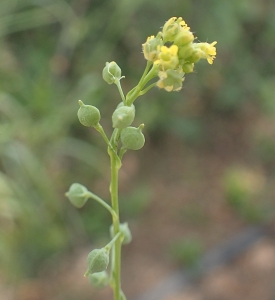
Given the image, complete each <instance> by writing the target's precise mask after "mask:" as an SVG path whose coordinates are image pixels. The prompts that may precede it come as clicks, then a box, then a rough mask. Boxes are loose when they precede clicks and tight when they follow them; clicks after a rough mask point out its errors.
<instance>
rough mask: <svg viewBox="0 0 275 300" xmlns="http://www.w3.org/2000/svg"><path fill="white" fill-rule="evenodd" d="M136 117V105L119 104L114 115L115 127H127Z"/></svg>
mask: <svg viewBox="0 0 275 300" xmlns="http://www.w3.org/2000/svg"><path fill="white" fill-rule="evenodd" d="M134 118H135V107H134V105H133V104H132V105H131V106H124V105H121V104H119V105H118V107H117V108H116V110H115V111H114V113H113V115H112V121H113V127H114V128H119V129H122V128H125V127H127V126H129V125H131V124H132V122H133V121H134Z"/></svg>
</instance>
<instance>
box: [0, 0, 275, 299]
mask: <svg viewBox="0 0 275 300" xmlns="http://www.w3.org/2000/svg"><path fill="white" fill-rule="evenodd" d="M172 16H182V17H183V19H184V20H185V21H186V22H187V24H188V25H189V26H190V27H191V30H192V31H194V32H195V36H197V37H198V39H199V40H200V41H208V42H213V41H215V40H216V41H218V44H217V58H216V60H215V61H214V64H213V65H212V66H210V65H208V64H207V62H201V63H199V64H197V65H196V72H194V73H192V74H188V76H186V79H185V82H184V88H183V89H182V90H181V91H180V92H174V93H167V92H165V91H163V90H158V89H157V88H156V89H153V90H151V91H150V92H149V93H148V94H146V95H145V96H144V97H143V98H140V99H138V101H137V102H136V110H137V113H136V116H137V118H136V121H135V122H136V124H135V125H138V124H140V123H141V122H142V123H144V124H145V129H146V130H145V135H146V146H145V147H144V148H143V149H142V150H140V151H138V152H129V153H127V154H126V155H125V161H124V165H123V169H122V171H121V174H120V175H121V176H120V190H121V199H120V201H121V214H122V221H127V222H128V223H129V225H130V228H131V229H132V233H133V237H134V240H133V242H132V244H130V245H129V246H127V247H125V249H124V252H123V255H124V261H123V277H124V279H123V280H124V281H123V287H124V289H125V292H126V294H127V295H129V296H130V297H133V296H136V295H139V294H141V293H142V292H143V291H145V290H148V289H150V288H152V287H153V286H154V284H156V283H157V282H158V281H159V280H160V279H161V278H163V276H166V275H168V274H170V273H171V272H173V271H174V270H176V269H178V268H190V267H192V266H194V265H195V264H196V261H197V260H198V258H199V257H200V256H201V255H202V254H203V253H204V252H205V251H206V250H208V249H211V248H213V247H215V246H216V245H219V244H220V243H221V242H223V241H225V240H227V239H228V238H229V237H231V236H233V235H234V234H236V233H238V232H239V231H240V230H242V229H243V228H246V227H247V226H250V225H251V224H269V225H272V222H273V213H274V199H275V196H274V195H275V159H274V157H275V118H274V117H275V99H274V95H275V72H274V71H275V60H274V54H275V43H274V36H275V3H274V1H272V0H265V1H257V0H242V1H239V0H232V1H226V0H207V1H205V0H197V1H191V0H183V1H179V0H169V1H158V0H149V1H148V0H146V1H145V0H131V1H129V0H71V1H69V0H67V1H65V0H1V2H0V58H1V63H0V296H1V299H3V300H10V299H15V300H18V299H19V300H43V299H54V300H60V299H67V300H68V299H79V300H86V299H94V298H96V299H111V293H110V291H109V290H108V289H107V290H104V291H100V292H96V291H95V290H94V289H93V288H91V287H90V286H89V285H88V283H87V282H86V280H84V279H83V273H84V272H85V260H86V257H87V254H88V253H89V251H90V250H91V248H92V247H94V246H95V245H97V246H102V245H104V244H105V243H106V241H107V240H108V228H109V225H110V222H111V220H110V217H109V214H108V212H105V210H104V209H102V207H100V206H99V205H98V204H96V203H95V202H92V201H91V202H89V203H88V204H87V205H86V206H85V207H84V208H82V209H80V210H77V209H75V208H74V207H72V206H71V205H70V203H69V202H68V201H67V199H66V198H65V197H64V193H65V192H66V191H67V189H68V187H69V186H70V185H71V183H73V182H79V183H82V184H84V185H86V186H87V187H88V188H89V189H90V190H91V191H93V192H94V193H96V194H99V195H100V196H101V197H102V198H103V199H107V200H109V199H108V197H109V195H108V185H109V165H108V163H109V162H108V155H107V154H106V152H105V145H104V143H103V142H102V139H101V138H100V136H99V135H98V134H97V133H96V132H95V131H93V130H92V129H89V128H84V127H83V126H81V125H80V124H79V122H78V119H77V116H76V112H77V109H78V104H77V100H78V99H81V100H82V101H83V102H84V103H86V104H93V105H95V106H97V107H98V108H99V109H100V111H101V115H102V125H103V126H104V128H105V129H106V132H107V133H108V134H110V132H111V130H112V129H111V122H110V119H111V114H112V112H113V110H114V108H115V107H116V105H117V103H118V102H119V101H120V97H119V94H118V92H117V91H116V88H115V87H114V86H109V85H107V84H106V83H105V82H104V81H103V80H102V78H101V72H102V68H103V67H104V65H105V62H106V61H112V60H115V61H116V62H117V63H118V64H119V65H120V67H121V69H122V74H123V75H125V76H126V78H125V79H123V80H122V86H123V89H124V91H125V92H127V91H129V90H130V89H131V88H132V87H133V86H134V85H136V83H137V80H139V78H140V76H141V74H142V72H143V70H144V67H145V60H144V58H143V55H142V53H141V44H142V43H144V41H145V40H146V38H147V36H151V35H155V34H156V33H157V32H158V31H159V30H160V27H161V26H163V24H164V22H165V21H167V20H168V19H169V18H170V17H172ZM274 253H275V252H274ZM274 255H275V254H274ZM274 257H275V256H274ZM273 267H274V269H273V272H274V274H275V264H274V266H273ZM269 277H270V274H269ZM272 278H274V277H272ZM247 282H248V283H250V281H247ZM231 292H232V291H231ZM93 297H94V298H93ZM104 297H105V298H104ZM227 297H229V298H226V297H223V296H219V297H218V298H217V299H238V298H237V296H236V295H235V296H234V295H232V297H231V298H230V293H227ZM173 299H174V298H173ZM200 299H216V298H213V297H212V298H211V297H210V296H209V298H207V297H206V296H205V298H200ZM241 299H248V298H245V297H242V298H241ZM249 299H252V298H249ZM258 299H260V298H258ZM261 299H273V298H261Z"/></svg>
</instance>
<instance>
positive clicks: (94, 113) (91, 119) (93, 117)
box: [77, 100, 100, 127]
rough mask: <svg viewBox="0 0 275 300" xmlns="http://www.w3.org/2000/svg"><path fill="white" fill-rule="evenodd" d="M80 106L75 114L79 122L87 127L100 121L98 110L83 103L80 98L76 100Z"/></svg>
mask: <svg viewBox="0 0 275 300" xmlns="http://www.w3.org/2000/svg"><path fill="white" fill-rule="evenodd" d="M78 103H79V105H80V108H79V109H78V112H77V116H78V119H79V122H80V123H81V124H82V125H84V126H87V127H94V126H96V125H98V123H99V121H100V112H99V110H98V109H97V108H96V107H95V106H92V105H85V104H84V103H83V102H82V101H81V100H79V101H78Z"/></svg>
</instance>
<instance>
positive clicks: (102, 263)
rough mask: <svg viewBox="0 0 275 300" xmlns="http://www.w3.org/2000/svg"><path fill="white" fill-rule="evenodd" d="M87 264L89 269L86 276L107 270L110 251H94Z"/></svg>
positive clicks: (104, 249)
mask: <svg viewBox="0 0 275 300" xmlns="http://www.w3.org/2000/svg"><path fill="white" fill-rule="evenodd" d="M87 264H88V269H87V271H86V273H85V275H84V276H88V275H89V274H93V273H97V272H102V271H104V270H106V269H107V267H108V264H109V250H107V249H106V248H101V249H94V250H93V251H91V252H90V253H89V255H88V257H87Z"/></svg>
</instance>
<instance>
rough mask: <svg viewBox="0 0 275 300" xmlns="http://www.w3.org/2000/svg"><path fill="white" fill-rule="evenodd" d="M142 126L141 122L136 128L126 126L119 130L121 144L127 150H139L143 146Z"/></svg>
mask: <svg viewBox="0 0 275 300" xmlns="http://www.w3.org/2000/svg"><path fill="white" fill-rule="evenodd" d="M143 127H144V125H143V124H141V125H140V126H139V127H138V128H136V127H127V128H124V129H122V130H121V134H120V140H121V143H122V146H123V147H124V148H126V149H129V150H139V149H141V148H142V147H143V146H144V143H145V138H144V135H143V133H142V131H141V129H142V128H143Z"/></svg>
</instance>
